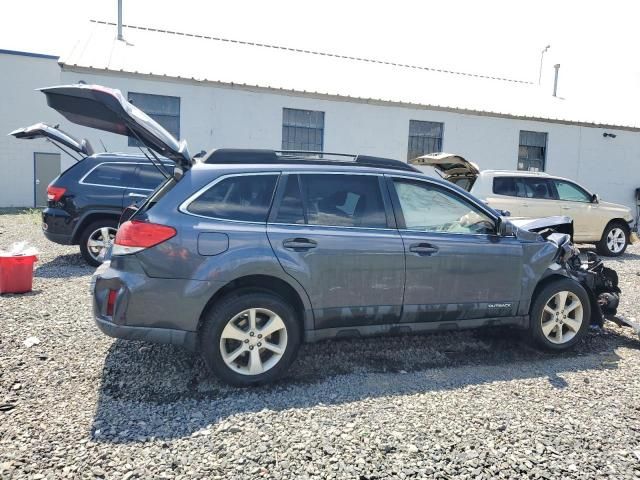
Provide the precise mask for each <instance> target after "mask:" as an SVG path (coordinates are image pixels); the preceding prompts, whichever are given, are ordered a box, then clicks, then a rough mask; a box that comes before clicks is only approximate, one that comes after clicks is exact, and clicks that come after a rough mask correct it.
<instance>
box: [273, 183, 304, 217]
mask: <svg viewBox="0 0 640 480" xmlns="http://www.w3.org/2000/svg"><path fill="white" fill-rule="evenodd" d="M286 182H287V184H286V186H285V189H284V193H283V195H282V198H281V199H280V205H279V206H278V214H277V215H276V218H275V222H276V223H286V224H294V225H302V224H304V223H306V220H305V216H304V206H303V203H302V193H301V191H300V181H299V179H298V175H288V176H287V180H286Z"/></svg>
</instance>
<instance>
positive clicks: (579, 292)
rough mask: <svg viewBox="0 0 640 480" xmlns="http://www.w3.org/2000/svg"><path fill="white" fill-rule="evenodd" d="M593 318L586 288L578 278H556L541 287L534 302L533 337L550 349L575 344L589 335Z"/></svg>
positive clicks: (531, 314) (531, 323) (530, 322)
mask: <svg viewBox="0 0 640 480" xmlns="http://www.w3.org/2000/svg"><path fill="white" fill-rule="evenodd" d="M590 319H591V304H590V303H589V296H588V294H587V292H586V290H585V289H584V288H583V287H582V285H580V284H579V283H577V282H576V281H574V280H571V279H569V278H564V279H560V280H556V281H553V282H551V283H549V284H548V285H546V286H545V287H544V288H542V290H540V291H539V292H538V294H537V296H536V298H535V299H534V302H533V304H532V305H531V311H530V319H529V333H530V335H531V339H532V340H533V341H534V342H535V343H536V344H537V345H538V346H539V347H542V348H544V349H546V350H553V351H562V350H567V349H569V348H571V347H573V346H574V345H575V344H576V343H578V342H579V341H580V339H581V338H582V337H583V336H584V335H585V333H586V331H587V328H588V327H589V322H590Z"/></svg>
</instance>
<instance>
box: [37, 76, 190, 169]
mask: <svg viewBox="0 0 640 480" xmlns="http://www.w3.org/2000/svg"><path fill="white" fill-rule="evenodd" d="M40 91H41V92H42V93H44V94H45V96H46V97H47V104H48V105H49V106H50V107H51V108H53V109H54V110H56V111H58V113H60V114H61V115H62V116H64V117H65V118H66V119H68V120H69V121H71V122H73V123H77V124H78V125H83V126H85V127H91V128H96V129H98V130H105V131H107V132H111V133H117V134H119V135H126V136H129V137H134V138H137V139H139V140H140V141H141V142H142V143H144V144H145V145H146V146H147V147H149V148H150V149H151V150H153V151H155V152H157V153H159V154H160V155H163V156H165V157H167V158H169V159H171V160H173V161H174V162H176V164H178V165H179V166H180V167H182V168H183V169H188V168H190V167H191V158H190V156H189V152H188V150H187V144H186V142H184V141H183V142H178V140H176V139H175V138H174V137H173V136H172V135H171V134H170V133H169V132H167V131H166V130H165V129H164V128H163V127H162V126H161V125H160V124H159V123H158V122H156V121H155V120H153V119H152V118H150V117H149V116H148V115H147V114H146V113H144V112H143V111H142V110H140V109H139V108H137V107H135V106H134V105H132V104H131V103H129V102H128V101H127V100H126V99H125V98H124V96H123V95H122V93H121V92H120V90H116V89H112V88H106V87H102V86H100V85H62V86H58V87H48V88H41V89H40Z"/></svg>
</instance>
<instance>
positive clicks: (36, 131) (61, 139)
mask: <svg viewBox="0 0 640 480" xmlns="http://www.w3.org/2000/svg"><path fill="white" fill-rule="evenodd" d="M9 135H13V136H14V137H16V138H24V139H28V140H31V139H34V138H46V139H49V140H51V141H52V142H55V143H59V144H60V145H64V146H65V147H67V148H70V149H71V150H73V151H74V152H77V153H79V154H81V155H83V156H85V157H88V156H90V155H93V154H94V151H93V147H92V146H91V144H90V143H89V141H88V140H87V139H82V140H78V139H77V138H74V137H72V136H71V135H69V134H68V133H66V132H63V131H62V130H60V129H59V128H58V126H57V125H56V126H55V127H52V126H51V125H47V124H46V123H36V124H34V125H31V126H30V127H24V128H18V129H17V130H14V131H13V132H11V133H10V134H9Z"/></svg>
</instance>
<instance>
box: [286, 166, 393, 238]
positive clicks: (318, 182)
mask: <svg viewBox="0 0 640 480" xmlns="http://www.w3.org/2000/svg"><path fill="white" fill-rule="evenodd" d="M299 178H300V181H301V187H302V194H303V199H304V205H305V207H306V217H307V223H309V224H310V225H326V226H338V227H364V228H386V227H387V217H386V213H385V207H384V202H383V199H382V193H381V191H380V180H379V176H378V175H350V174H346V175H342V174H301V175H300V176H299Z"/></svg>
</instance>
